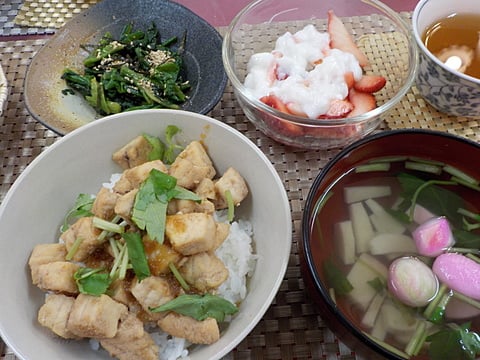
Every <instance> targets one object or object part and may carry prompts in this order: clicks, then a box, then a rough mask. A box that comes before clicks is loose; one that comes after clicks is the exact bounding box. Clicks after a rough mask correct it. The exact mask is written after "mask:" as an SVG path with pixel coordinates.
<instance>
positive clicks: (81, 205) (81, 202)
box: [61, 194, 95, 232]
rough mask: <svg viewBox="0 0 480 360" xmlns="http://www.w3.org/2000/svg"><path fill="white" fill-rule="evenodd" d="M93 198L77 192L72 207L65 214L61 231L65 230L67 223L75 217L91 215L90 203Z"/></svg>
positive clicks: (91, 203)
mask: <svg viewBox="0 0 480 360" xmlns="http://www.w3.org/2000/svg"><path fill="white" fill-rule="evenodd" d="M94 201H95V198H94V197H92V196H91V195H88V194H79V195H78V196H77V199H76V200H75V205H74V206H73V208H72V209H71V210H70V211H69V212H68V213H67V215H65V219H64V221H63V225H62V227H61V231H62V232H65V231H67V229H68V227H69V223H70V222H71V221H73V220H74V219H76V218H80V217H84V216H92V215H93V214H92V211H91V210H92V205H93V202H94Z"/></svg>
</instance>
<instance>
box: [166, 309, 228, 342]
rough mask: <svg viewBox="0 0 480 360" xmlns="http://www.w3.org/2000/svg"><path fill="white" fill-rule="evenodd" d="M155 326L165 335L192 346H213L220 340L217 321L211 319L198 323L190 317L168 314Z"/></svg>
mask: <svg viewBox="0 0 480 360" xmlns="http://www.w3.org/2000/svg"><path fill="white" fill-rule="evenodd" d="M157 324H158V326H159V327H160V329H162V330H163V331H165V332H166V333H169V334H170V335H172V336H176V337H180V338H184V339H186V340H188V341H189V342H191V343H193V344H206V345H208V344H213V343H214V342H216V341H217V340H218V339H219V338H220V330H219V328H218V324H217V320H215V319H213V318H207V319H205V320H203V321H198V320H196V319H194V318H192V317H190V316H185V315H180V314H177V313H174V312H170V313H168V314H167V315H166V316H164V317H163V318H162V319H160V320H158V322H157Z"/></svg>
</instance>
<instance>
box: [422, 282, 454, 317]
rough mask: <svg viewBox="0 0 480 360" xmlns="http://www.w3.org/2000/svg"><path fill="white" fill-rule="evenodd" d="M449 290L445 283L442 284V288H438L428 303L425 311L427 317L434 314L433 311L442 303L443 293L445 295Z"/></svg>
mask: <svg viewBox="0 0 480 360" xmlns="http://www.w3.org/2000/svg"><path fill="white" fill-rule="evenodd" d="M447 290H448V288H447V286H446V285H445V284H442V285H440V288H439V289H438V292H437V294H436V295H435V297H434V298H433V300H432V301H430V303H429V304H428V305H427V307H426V308H425V310H424V311H423V316H425V318H427V319H429V318H430V317H431V316H432V314H433V312H434V311H435V308H436V307H437V305H438V304H439V303H440V301H441V300H442V297H443V295H445V293H446V292H447Z"/></svg>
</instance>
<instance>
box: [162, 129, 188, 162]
mask: <svg viewBox="0 0 480 360" xmlns="http://www.w3.org/2000/svg"><path fill="white" fill-rule="evenodd" d="M180 131H181V130H180V128H179V127H177V126H175V125H168V126H167V128H166V129H165V142H166V144H167V147H166V149H165V154H164V156H163V159H162V160H163V162H164V163H165V164H172V163H173V161H174V160H175V158H176V153H175V151H176V150H177V149H178V150H182V149H183V148H182V147H181V146H179V145H177V144H175V142H174V141H173V140H174V137H175V135H177V134H178V133H179V132H180Z"/></svg>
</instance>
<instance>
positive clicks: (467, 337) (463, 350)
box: [427, 323, 480, 360]
mask: <svg viewBox="0 0 480 360" xmlns="http://www.w3.org/2000/svg"><path fill="white" fill-rule="evenodd" d="M469 327H470V324H468V323H467V324H463V325H462V326H458V325H457V326H453V325H452V326H451V328H447V329H443V330H440V331H438V332H436V333H435V334H432V335H430V336H428V337H427V341H429V342H430V346H429V351H428V352H429V356H430V359H431V360H474V359H475V356H476V355H478V354H480V337H479V335H478V334H477V333H475V332H472V331H470V330H469Z"/></svg>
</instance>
